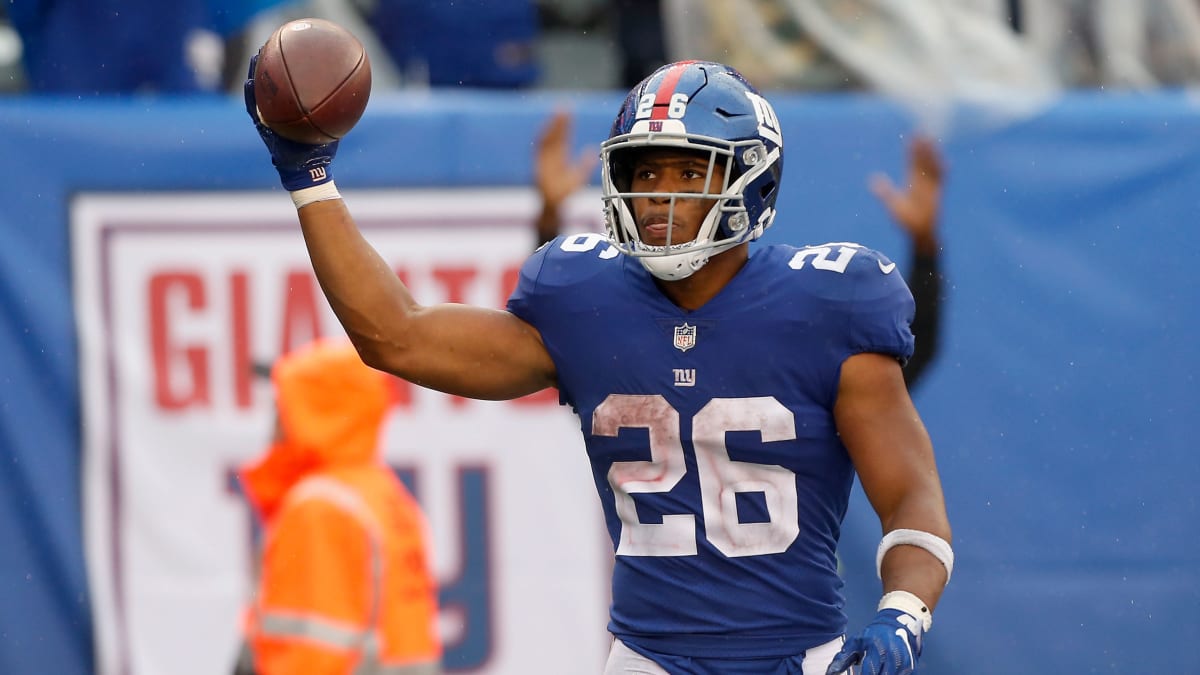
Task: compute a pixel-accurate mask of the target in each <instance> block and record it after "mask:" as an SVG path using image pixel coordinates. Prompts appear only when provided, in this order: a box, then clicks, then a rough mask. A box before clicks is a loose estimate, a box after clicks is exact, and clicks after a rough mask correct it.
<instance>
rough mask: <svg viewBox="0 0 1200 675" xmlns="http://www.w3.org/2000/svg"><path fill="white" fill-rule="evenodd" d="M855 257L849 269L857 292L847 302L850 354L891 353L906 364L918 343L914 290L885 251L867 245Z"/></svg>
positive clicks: (847, 333)
mask: <svg viewBox="0 0 1200 675" xmlns="http://www.w3.org/2000/svg"><path fill="white" fill-rule="evenodd" d="M855 258H856V259H855V260H853V261H851V264H850V266H849V267H848V269H847V272H848V273H849V274H850V276H851V279H852V281H853V295H852V296H851V298H850V300H849V301H848V302H847V303H846V304H845V316H846V322H847V332H846V340H847V343H846V348H847V354H846V356H852V355H854V354H860V353H863V352H877V353H880V354H890V355H892V356H895V357H896V359H897V360H898V361H900V364H901V365H904V364H906V363H908V359H909V358H911V357H912V354H913V348H914V346H915V340H914V338H913V333H912V320H913V313H914V311H915V308H916V305H915V303H914V302H913V296H912V292H911V291H910V290H909V288H908V284H906V283H905V282H904V278H903V277H902V276H901V275H900V272H899V271H897V270H896V264H895V263H894V262H892V261H891V260H888V258H887V257H886V256H884V255H883V254H882V253H879V252H878V251H873V250H871V249H863V250H862V251H861V253H860V255H858V256H855Z"/></svg>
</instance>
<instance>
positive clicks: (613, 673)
mask: <svg viewBox="0 0 1200 675" xmlns="http://www.w3.org/2000/svg"><path fill="white" fill-rule="evenodd" d="M843 642H844V640H843V639H842V638H840V637H839V638H834V639H832V640H830V641H829V642H826V643H825V644H823V645H818V646H816V647H813V648H812V649H810V650H808V651H807V652H806V653H805V654H804V675H825V669H826V668H828V667H829V662H830V661H832V660H833V657H834V656H835V655H836V654H837V653H838V650H840V649H841V648H842V643H843ZM604 675H671V674H670V673H668V672H667V671H665V670H663V668H662V666H660V665H658V664H657V663H655V662H653V661H651V660H650V659H648V658H646V657H644V656H642V655H641V654H639V653H637V652H635V651H633V650H632V649H630V648H629V647H626V646H625V643H624V642H621V641H620V640H613V643H612V648H611V649H610V650H609V651H608V663H607V664H605V666H604Z"/></svg>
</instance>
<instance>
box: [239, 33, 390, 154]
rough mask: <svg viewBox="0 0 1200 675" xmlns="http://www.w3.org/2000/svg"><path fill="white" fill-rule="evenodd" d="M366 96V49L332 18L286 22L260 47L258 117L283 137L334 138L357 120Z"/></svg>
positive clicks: (256, 91)
mask: <svg viewBox="0 0 1200 675" xmlns="http://www.w3.org/2000/svg"><path fill="white" fill-rule="evenodd" d="M370 95H371V62H370V60H369V59H368V58H367V52H366V50H365V49H363V45H362V43H361V42H359V40H358V38H356V37H354V35H353V34H352V33H351V32H350V31H348V30H346V29H345V28H343V27H342V26H339V25H338V24H336V23H333V22H332V21H326V20H324V19H297V20H295V21H289V22H288V23H285V24H283V25H282V26H280V27H279V29H278V30H276V31H275V32H274V33H272V34H271V37H270V38H269V39H268V40H267V42H266V44H264V45H263V46H262V48H261V49H259V50H258V62H257V63H256V64H255V66H254V99H255V103H256V104H257V105H258V116H259V119H261V120H262V122H263V124H266V125H267V126H268V127H270V128H271V130H273V131H274V132H275V133H277V134H279V135H280V136H283V137H284V138H288V139H291V140H293V141H299V142H301V143H312V144H319V143H329V142H331V141H335V140H337V139H339V138H341V137H343V136H345V135H346V133H347V132H349V131H350V129H352V128H353V127H354V125H355V124H357V123H358V120H359V119H360V118H361V117H362V114H363V111H364V110H366V108H367V99H368V98H369V97H370Z"/></svg>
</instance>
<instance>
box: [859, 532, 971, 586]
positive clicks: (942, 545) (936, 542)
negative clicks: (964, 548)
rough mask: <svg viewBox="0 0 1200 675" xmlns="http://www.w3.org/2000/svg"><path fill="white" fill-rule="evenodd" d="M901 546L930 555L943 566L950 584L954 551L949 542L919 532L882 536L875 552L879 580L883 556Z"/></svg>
mask: <svg viewBox="0 0 1200 675" xmlns="http://www.w3.org/2000/svg"><path fill="white" fill-rule="evenodd" d="M902 544H905V545H908V546H917V547H919V548H923V549H925V550H926V551H929V552H930V553H932V554H933V557H935V558H937V559H938V560H939V561H941V563H942V565H945V567H946V583H950V575H951V574H953V573H954V549H952V548H950V542H948V541H946V540H945V539H942V538H941V537H939V536H937V535H936V534H930V533H928V532H923V531H921V530H892V531H891V532H888V533H887V534H885V535H883V539H881V540H880V541H879V550H878V551H876V552H875V573H876V574H878V575H879V578H880V579H882V578H883V556H884V554H886V553H887V552H888V551H890V550H891V548H892V547H893V546H900V545H902Z"/></svg>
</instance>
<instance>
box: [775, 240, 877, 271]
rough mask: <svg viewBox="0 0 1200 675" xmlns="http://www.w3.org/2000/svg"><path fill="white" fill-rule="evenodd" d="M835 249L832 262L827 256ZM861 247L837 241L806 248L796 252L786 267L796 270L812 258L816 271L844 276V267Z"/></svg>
mask: <svg viewBox="0 0 1200 675" xmlns="http://www.w3.org/2000/svg"><path fill="white" fill-rule="evenodd" d="M834 247H837V257H836V258H834V259H833V260H830V259H829V256H831V255H833V249H834ZM860 248H862V246H861V245H859V244H855V243H853V242H848V241H838V242H832V243H829V244H822V245H820V246H807V247H805V248H802V249H800V250H799V251H796V255H794V256H792V259H791V260H790V261H789V262H788V267H790V268H792V269H794V270H798V269H801V268H802V267H804V263H805V262H806V261H807V260H808V259H809V258H812V266H813V268H814V269H818V270H829V271H830V272H837V273H838V274H845V273H846V267H847V266H848V265H849V264H850V259H851V258H853V257H854V254H855V253H858V249H860Z"/></svg>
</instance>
